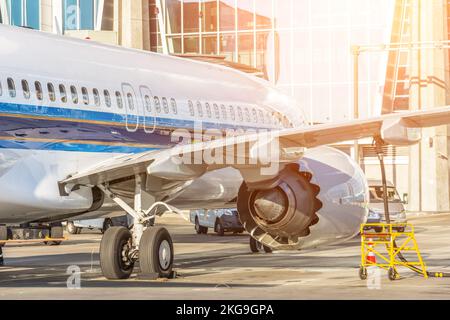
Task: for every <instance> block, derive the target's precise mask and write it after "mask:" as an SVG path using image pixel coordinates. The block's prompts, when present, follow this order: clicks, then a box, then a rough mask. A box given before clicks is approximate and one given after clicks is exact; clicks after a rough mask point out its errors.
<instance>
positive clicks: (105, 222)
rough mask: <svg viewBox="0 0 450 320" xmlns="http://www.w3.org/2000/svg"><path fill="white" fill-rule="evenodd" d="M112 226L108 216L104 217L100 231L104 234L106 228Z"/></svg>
mask: <svg viewBox="0 0 450 320" xmlns="http://www.w3.org/2000/svg"><path fill="white" fill-rule="evenodd" d="M113 226H114V224H113V222H112V220H111V219H109V218H106V219H105V221H103V228H102V230H101V232H102V233H103V234H105V232H106V230H108V229H109V228H111V227H113Z"/></svg>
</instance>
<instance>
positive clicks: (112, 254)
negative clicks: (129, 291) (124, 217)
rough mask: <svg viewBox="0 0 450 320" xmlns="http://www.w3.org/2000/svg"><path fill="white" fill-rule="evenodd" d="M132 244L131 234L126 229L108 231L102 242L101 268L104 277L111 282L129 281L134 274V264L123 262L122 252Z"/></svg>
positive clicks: (113, 228) (117, 228)
mask: <svg viewBox="0 0 450 320" xmlns="http://www.w3.org/2000/svg"><path fill="white" fill-rule="evenodd" d="M130 242H131V232H130V230H128V229H127V228H125V227H112V228H109V229H108V230H106V232H105V234H104V235H103V237H102V241H101V242H100V267H101V269H102V272H103V276H105V278H107V279H110V280H118V279H128V278H129V277H130V276H131V273H132V272H133V267H134V262H133V261H128V263H127V262H124V261H123V256H122V252H123V250H124V248H125V246H127V245H129V243H130Z"/></svg>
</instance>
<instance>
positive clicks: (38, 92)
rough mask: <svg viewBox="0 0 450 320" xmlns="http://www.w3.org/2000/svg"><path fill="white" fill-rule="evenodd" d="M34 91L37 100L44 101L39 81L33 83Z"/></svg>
mask: <svg viewBox="0 0 450 320" xmlns="http://www.w3.org/2000/svg"><path fill="white" fill-rule="evenodd" d="M34 89H36V98H37V99H38V100H41V101H42V99H44V94H43V92H42V85H41V83H40V82H39V81H36V82H35V83H34Z"/></svg>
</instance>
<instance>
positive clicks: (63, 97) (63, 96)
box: [59, 84, 67, 103]
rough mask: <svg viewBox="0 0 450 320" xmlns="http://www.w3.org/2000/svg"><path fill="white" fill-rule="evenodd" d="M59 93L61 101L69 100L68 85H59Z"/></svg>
mask: <svg viewBox="0 0 450 320" xmlns="http://www.w3.org/2000/svg"><path fill="white" fill-rule="evenodd" d="M59 94H60V95H61V101H62V102H63V103H66V102H67V93H66V87H65V86H64V85H63V84H60V85H59Z"/></svg>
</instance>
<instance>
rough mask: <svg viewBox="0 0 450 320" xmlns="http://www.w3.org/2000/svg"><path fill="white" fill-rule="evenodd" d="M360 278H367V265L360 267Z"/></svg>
mask: <svg viewBox="0 0 450 320" xmlns="http://www.w3.org/2000/svg"><path fill="white" fill-rule="evenodd" d="M359 278H360V279H361V280H367V269H366V268H365V267H359Z"/></svg>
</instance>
